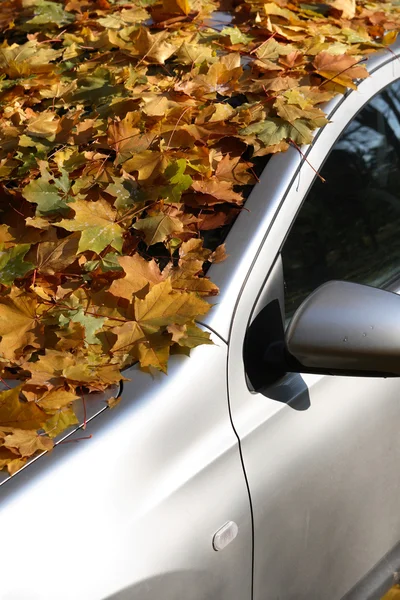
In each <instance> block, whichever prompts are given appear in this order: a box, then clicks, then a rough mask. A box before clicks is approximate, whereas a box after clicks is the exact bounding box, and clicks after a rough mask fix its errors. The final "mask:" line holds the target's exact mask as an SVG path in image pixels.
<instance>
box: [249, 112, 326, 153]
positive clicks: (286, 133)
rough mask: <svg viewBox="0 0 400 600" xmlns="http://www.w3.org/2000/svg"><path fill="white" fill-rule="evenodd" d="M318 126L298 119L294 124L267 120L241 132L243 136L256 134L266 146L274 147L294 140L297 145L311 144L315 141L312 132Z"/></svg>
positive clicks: (278, 120) (279, 120) (253, 124)
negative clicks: (283, 141)
mask: <svg viewBox="0 0 400 600" xmlns="http://www.w3.org/2000/svg"><path fill="white" fill-rule="evenodd" d="M315 128H316V126H315V125H313V124H312V122H310V121H306V120H304V119H296V121H294V122H293V123H292V124H291V123H288V122H287V121H284V120H283V119H272V118H270V119H266V120H265V121H260V122H258V123H252V125H249V126H248V127H246V128H245V129H241V130H240V132H239V133H240V134H241V135H246V136H247V135H253V134H255V135H256V136H257V137H258V138H259V139H260V140H261V141H262V142H264V144H265V145H266V146H274V145H275V144H279V142H281V141H282V140H289V139H291V140H293V141H294V142H296V143H297V144H311V142H312V140H313V136H312V130H313V129H315Z"/></svg>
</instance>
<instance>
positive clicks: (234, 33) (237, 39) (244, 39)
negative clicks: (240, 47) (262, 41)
mask: <svg viewBox="0 0 400 600" xmlns="http://www.w3.org/2000/svg"><path fill="white" fill-rule="evenodd" d="M221 35H222V36H229V37H230V38H231V44H232V45H234V44H248V43H249V42H251V41H252V40H253V38H252V37H250V36H249V35H246V34H245V33H242V32H241V31H240V29H238V27H225V28H224V29H223V30H222V31H221Z"/></svg>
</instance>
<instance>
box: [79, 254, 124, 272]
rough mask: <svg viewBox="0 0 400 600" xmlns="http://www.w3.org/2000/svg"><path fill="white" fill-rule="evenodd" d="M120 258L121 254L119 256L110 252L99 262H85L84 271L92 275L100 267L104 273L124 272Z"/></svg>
mask: <svg viewBox="0 0 400 600" xmlns="http://www.w3.org/2000/svg"><path fill="white" fill-rule="evenodd" d="M119 257H120V254H117V253H116V252H109V253H108V254H106V255H105V256H104V258H99V259H98V260H88V261H87V262H85V264H84V269H85V271H87V272H88V273H91V272H92V271H94V270H95V269H97V268H98V267H100V268H101V270H102V271H103V273H106V272H107V271H123V268H122V267H121V265H120V264H119V261H118V258H119Z"/></svg>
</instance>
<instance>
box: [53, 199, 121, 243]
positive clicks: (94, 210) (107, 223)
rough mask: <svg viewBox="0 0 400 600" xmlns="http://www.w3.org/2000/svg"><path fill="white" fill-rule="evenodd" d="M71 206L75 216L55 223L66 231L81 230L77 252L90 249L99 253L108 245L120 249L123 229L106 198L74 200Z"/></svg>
mask: <svg viewBox="0 0 400 600" xmlns="http://www.w3.org/2000/svg"><path fill="white" fill-rule="evenodd" d="M71 207H72V208H73V210H74V211H75V218H74V219H62V220H61V221H60V222H59V223H56V225H57V227H62V228H63V229H67V230H68V231H81V237H80V240H79V246H78V252H86V250H92V251H93V252H96V253H97V254H100V252H102V251H103V250H104V248H106V247H107V246H109V245H110V246H112V247H113V248H115V249H116V250H118V251H119V252H120V251H121V250H122V242H123V239H122V233H123V230H122V229H121V227H120V226H119V225H118V223H116V219H117V212H116V210H115V209H114V208H112V206H110V204H109V203H108V202H106V200H104V199H102V198H101V199H100V200H98V201H97V202H88V201H86V200H76V201H75V202H74V203H73V204H72V205H71Z"/></svg>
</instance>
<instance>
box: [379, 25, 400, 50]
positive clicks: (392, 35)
mask: <svg viewBox="0 0 400 600" xmlns="http://www.w3.org/2000/svg"><path fill="white" fill-rule="evenodd" d="M397 35H398V31H396V30H395V29H392V31H387V32H386V33H385V35H384V36H383V39H382V43H383V44H384V45H385V46H390V45H391V44H394V43H395V41H396V40H397Z"/></svg>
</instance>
